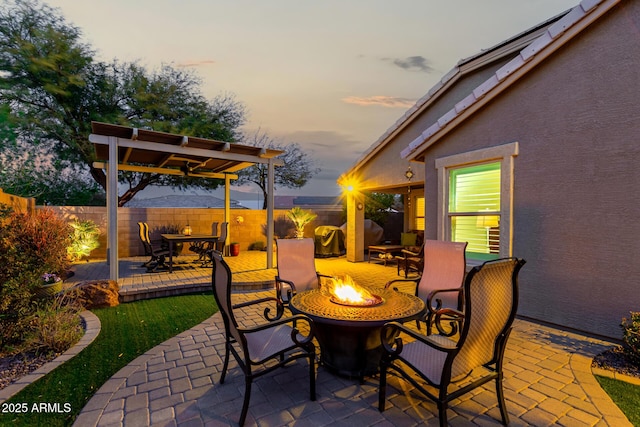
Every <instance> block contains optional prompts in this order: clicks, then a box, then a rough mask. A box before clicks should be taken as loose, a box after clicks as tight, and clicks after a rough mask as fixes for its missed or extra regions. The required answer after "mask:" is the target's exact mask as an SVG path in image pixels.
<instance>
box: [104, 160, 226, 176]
mask: <svg viewBox="0 0 640 427" xmlns="http://www.w3.org/2000/svg"><path fill="white" fill-rule="evenodd" d="M108 165H109V162H93V167H94V168H96V169H105V170H106V169H107V167H108ZM118 170H121V171H129V172H142V173H158V174H163V175H182V176H185V175H188V176H190V177H195V178H218V179H225V178H226V177H229V178H230V179H238V175H236V174H228V173H217V172H193V173H189V174H185V173H184V172H182V171H181V170H180V169H170V168H154V167H151V166H140V165H123V164H119V165H118Z"/></svg>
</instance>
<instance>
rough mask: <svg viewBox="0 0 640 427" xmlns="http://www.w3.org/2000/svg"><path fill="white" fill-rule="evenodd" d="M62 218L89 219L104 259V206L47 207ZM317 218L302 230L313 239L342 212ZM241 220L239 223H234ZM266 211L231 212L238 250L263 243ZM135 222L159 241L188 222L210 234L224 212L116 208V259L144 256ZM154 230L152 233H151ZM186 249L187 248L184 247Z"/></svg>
mask: <svg viewBox="0 0 640 427" xmlns="http://www.w3.org/2000/svg"><path fill="white" fill-rule="evenodd" d="M49 208H51V209H54V210H55V211H57V212H58V213H59V214H61V215H62V216H63V217H64V218H67V219H68V220H73V219H75V218H79V219H90V220H92V221H94V222H95V223H96V224H98V226H99V227H100V229H101V230H102V231H103V233H102V235H101V236H100V247H99V248H98V249H96V250H94V251H93V252H92V253H91V258H106V249H107V234H106V230H107V208H106V207H77V206H66V207H50V206H49ZM286 212H287V210H275V211H274V218H275V219H276V220H277V219H278V218H279V217H281V216H282V217H284V216H285V214H286ZM314 212H315V213H316V214H317V215H318V217H317V218H316V219H315V220H314V221H312V222H311V223H309V224H307V226H306V227H305V237H313V231H314V229H315V228H316V227H317V226H319V225H335V226H340V225H341V224H342V222H341V219H340V217H341V214H342V213H341V212H335V211H321V210H317V211H314ZM238 217H242V222H239V221H237V220H238ZM266 218H267V212H266V211H265V210H251V209H232V210H231V218H230V219H229V223H230V224H229V233H230V242H238V243H240V250H247V249H248V248H249V246H250V245H251V244H253V243H255V242H263V243H266V237H265V235H264V234H262V227H263V226H264V225H265V224H266V222H267V221H266ZM138 221H144V222H147V223H148V224H149V227H150V229H151V232H152V233H151V239H152V240H159V239H160V235H159V233H158V231H157V230H156V229H157V228H158V227H161V226H163V225H173V224H176V225H179V226H180V227H184V226H185V225H187V223H188V224H189V225H190V226H191V228H192V232H193V233H210V232H211V223H212V222H214V221H218V222H219V223H222V222H223V221H224V209H205V208H203V209H196V208H119V209H118V256H120V257H128V256H137V255H144V250H143V247H142V244H141V243H140V238H139V235H138V224H137V223H138ZM154 230H155V232H154ZM185 249H186V248H185Z"/></svg>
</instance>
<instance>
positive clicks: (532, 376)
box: [68, 252, 631, 427]
mask: <svg viewBox="0 0 640 427" xmlns="http://www.w3.org/2000/svg"><path fill="white" fill-rule="evenodd" d="M265 257H266V255H265V253H264V252H243V253H241V254H240V256H238V257H227V258H226V260H227V262H228V264H229V265H230V267H231V269H232V271H233V272H234V285H235V289H236V292H234V294H233V298H234V301H238V302H239V301H244V300H251V299H255V298H258V297H262V296H267V295H272V292H273V290H271V289H272V287H273V278H274V276H275V272H276V270H275V269H271V270H267V269H266V268H265V267H266V259H265ZM142 261H144V258H139V259H126V260H121V261H120V265H119V269H120V276H121V279H120V287H121V293H122V294H123V295H128V297H127V298H129V299H136V298H146V297H153V296H161V295H163V294H176V293H180V292H186V291H192V290H199V289H206V290H210V289H211V284H210V280H211V278H210V275H211V269H209V268H199V267H198V266H197V264H195V263H192V262H190V261H191V260H188V259H184V258H183V259H182V265H181V268H178V269H176V270H175V271H174V273H168V272H158V273H145V269H144V268H142V267H140V264H141V263H142ZM316 267H317V270H318V271H319V272H321V273H323V274H335V273H344V272H348V273H349V274H351V275H352V276H353V278H354V279H355V280H356V281H357V282H360V283H363V284H369V285H377V286H382V285H384V283H385V282H386V281H388V280H391V279H395V278H399V277H398V276H397V274H396V268H395V266H386V267H385V266H382V265H379V264H374V263H371V264H369V263H367V262H361V263H349V262H347V261H346V260H345V259H344V257H342V258H326V259H316ZM106 278H108V266H107V265H106V263H105V262H104V261H100V262H89V263H84V264H79V265H77V266H76V267H75V275H74V277H73V278H72V280H70V281H69V282H68V283H69V284H73V283H77V282H79V281H84V280H94V279H106ZM260 315H261V314H260V313H259V312H258V311H257V310H256V311H245V312H243V314H242V316H241V318H240V321H241V322H243V323H244V322H247V323H251V322H254V321H256V320H258V319H259V318H260ZM223 333H224V327H223V325H222V319H221V318H220V315H219V314H216V315H214V316H212V317H211V318H210V319H208V320H206V321H205V322H203V323H201V324H199V325H197V326H195V327H194V328H192V329H190V330H188V331H186V332H184V333H182V334H180V335H178V336H176V337H174V338H171V339H170V340H168V341H166V342H165V343H163V344H161V345H159V346H157V347H155V348H153V349H151V350H150V351H148V352H147V353H145V354H144V355H142V356H140V357H138V358H137V359H136V360H134V361H133V362H132V363H131V364H129V365H128V366H126V367H125V368H123V369H122V370H121V371H120V372H118V373H117V374H116V375H114V376H113V377H112V378H111V379H110V380H109V381H107V383H105V384H104V385H103V386H102V387H101V388H100V389H99V390H98V392H97V393H96V394H95V395H94V397H93V398H92V399H91V400H90V401H89V402H88V404H87V405H86V406H85V407H84V409H83V410H82V413H81V414H80V416H79V417H78V419H77V420H76V422H75V424H74V425H76V426H81V427H86V426H126V425H129V426H137V425H158V426H187V425H188V426H218V425H220V426H222V425H229V424H237V421H238V418H239V413H240V408H241V405H242V396H243V390H244V379H243V376H242V373H241V370H240V369H239V368H238V367H237V365H236V363H235V362H234V361H231V362H230V368H229V373H228V374H227V381H226V382H225V384H223V385H221V384H219V383H218V380H219V378H220V369H221V366H222V357H223V355H224V351H223V350H224V337H223ZM612 345H613V344H612V343H608V342H605V341H601V340H597V339H592V338H588V337H585V336H581V335H577V334H574V333H570V332H566V331H562V330H558V329H553V328H549V327H545V326H541V325H538V324H535V323H531V322H527V321H524V320H521V319H517V320H516V322H515V325H514V331H513V333H512V335H511V338H510V340H509V343H508V346H507V351H506V355H505V380H504V387H505V396H506V400H507V409H508V412H509V416H510V418H511V425H516V426H518V425H535V426H545V425H566V426H584V425H587V426H594V425H598V426H605V425H610V426H629V425H631V424H630V423H629V422H628V420H627V419H626V418H625V416H624V415H623V414H622V412H621V411H620V410H619V409H618V408H617V407H616V406H615V405H614V404H613V402H612V401H611V399H610V398H609V397H608V396H607V394H606V393H605V392H604V391H603V390H602V389H601V388H600V386H599V384H598V383H597V381H596V379H595V378H594V377H593V374H592V372H591V367H590V366H591V359H592V358H593V356H594V355H596V354H598V353H600V352H601V351H603V350H604V349H606V348H608V347H610V346H612ZM306 374H307V368H306V364H305V363H304V362H299V363H294V364H293V365H291V366H289V367H288V368H286V369H282V370H279V371H276V372H274V373H272V374H270V375H267V376H266V377H262V378H259V379H257V380H256V381H255V382H254V386H253V390H252V395H251V403H250V407H249V413H248V416H247V421H246V425H260V426H282V425H300V426H325V425H331V426H334V425H337V426H349V427H354V426H367V427H368V426H372V425H379V426H390V425H393V426H398V425H402V426H414V425H437V422H438V421H437V416H436V414H437V410H436V407H435V405H434V404H433V403H431V402H430V401H428V400H425V399H423V398H422V397H421V396H420V394H419V393H417V392H415V391H414V390H412V387H411V386H410V385H409V384H408V383H406V382H404V381H401V380H398V379H397V378H395V377H391V378H390V379H389V386H388V390H387V409H386V411H385V412H382V413H380V412H378V410H377V386H378V379H377V378H376V377H371V378H366V379H365V381H364V383H362V384H361V383H360V382H359V381H358V380H357V379H349V378H343V377H340V376H336V375H333V374H332V373H330V372H328V371H326V370H325V369H324V367H322V366H319V367H318V370H317V393H318V399H317V400H316V401H315V402H311V401H309V400H308V389H307V380H306V379H305V378H306ZM448 414H449V423H450V424H451V425H482V426H484V425H498V424H499V421H498V420H499V419H500V415H499V410H498V408H497V402H496V397H495V391H494V390H493V388H492V385H491V383H490V384H488V385H485V386H484V387H482V388H479V389H477V390H476V391H474V392H472V393H470V394H468V395H466V396H463V397H462V398H461V399H460V400H458V401H457V402H454V404H453V405H452V408H451V409H449V412H448Z"/></svg>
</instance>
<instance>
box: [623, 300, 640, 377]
mask: <svg viewBox="0 0 640 427" xmlns="http://www.w3.org/2000/svg"><path fill="white" fill-rule="evenodd" d="M620 326H621V327H622V331H623V336H622V342H623V346H622V347H623V348H624V351H625V353H626V355H627V357H628V358H629V360H631V361H632V362H633V363H635V364H636V365H638V366H640V311H635V312H634V311H632V312H631V317H630V318H628V319H627V318H626V317H625V318H623V319H622V323H621V325H620Z"/></svg>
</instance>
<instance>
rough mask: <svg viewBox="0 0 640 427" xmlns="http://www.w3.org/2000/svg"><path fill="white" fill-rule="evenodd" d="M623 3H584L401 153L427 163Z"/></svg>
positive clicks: (610, 0) (600, 0)
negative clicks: (479, 114)
mask: <svg viewBox="0 0 640 427" xmlns="http://www.w3.org/2000/svg"><path fill="white" fill-rule="evenodd" d="M619 2H620V0H583V1H582V2H581V3H580V4H579V5H577V6H576V7H574V8H573V9H571V10H570V11H569V13H567V14H566V15H564V16H563V17H562V19H560V20H558V21H557V22H556V23H554V24H553V25H551V26H550V27H549V28H548V29H547V30H546V31H545V32H544V34H543V35H541V36H540V37H538V38H537V39H536V40H534V41H533V42H532V43H531V44H529V45H528V46H527V47H526V48H524V49H523V50H522V51H521V52H520V54H519V55H518V56H517V57H515V58H514V59H513V60H511V61H509V63H507V64H505V65H504V66H503V67H501V68H500V69H499V70H497V71H496V72H495V73H494V75H493V76H491V77H490V78H489V79H487V80H486V81H485V82H484V83H482V84H481V85H480V86H478V87H477V88H476V89H474V90H473V91H472V92H471V93H470V94H469V95H468V96H467V97H466V98H464V99H463V100H462V101H460V102H459V103H458V104H456V105H455V107H454V108H453V109H451V110H449V111H448V112H447V113H445V115H443V116H442V117H441V118H440V119H438V121H436V122H435V123H434V124H433V125H431V126H430V127H429V128H427V129H426V130H425V131H424V132H423V133H422V134H421V135H420V136H419V137H418V138H416V139H415V140H413V141H412V142H411V143H410V144H409V146H407V147H406V148H405V149H404V150H402V152H401V153H400V155H401V157H402V158H404V159H407V160H409V161H419V162H420V161H424V152H425V150H427V149H428V148H429V147H430V146H432V145H433V144H435V143H436V142H437V141H438V140H439V139H441V138H442V137H444V136H445V135H446V134H447V133H449V132H450V131H451V130H453V129H454V128H455V127H456V126H457V125H458V124H460V123H462V122H463V121H465V120H466V119H467V118H468V117H470V116H471V115H473V114H474V113H475V112H476V111H478V110H479V109H480V108H482V107H483V106H484V105H486V104H487V103H488V102H489V101H491V100H492V99H494V98H495V97H497V96H498V95H500V94H501V93H502V92H503V91H504V90H506V89H507V88H508V87H510V86H511V85H512V84H513V83H515V82H516V81H518V80H519V79H520V78H521V77H522V76H524V75H525V74H526V73H527V72H529V71H530V70H531V69H533V68H534V67H536V66H537V65H538V64H540V63H541V62H542V61H544V60H545V59H547V58H548V57H549V56H551V55H552V54H553V53H554V52H556V51H557V50H558V49H560V48H561V47H562V46H564V45H565V44H566V43H567V42H568V41H570V40H571V39H573V38H574V37H575V36H576V35H577V34H579V33H580V32H581V31H582V30H584V29H585V28H587V27H588V26H589V25H591V24H592V23H593V22H595V21H597V20H598V19H599V18H600V17H601V16H602V15H604V14H605V13H606V12H608V11H609V10H610V9H611V8H612V7H613V6H615V5H616V4H618V3H619Z"/></svg>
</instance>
